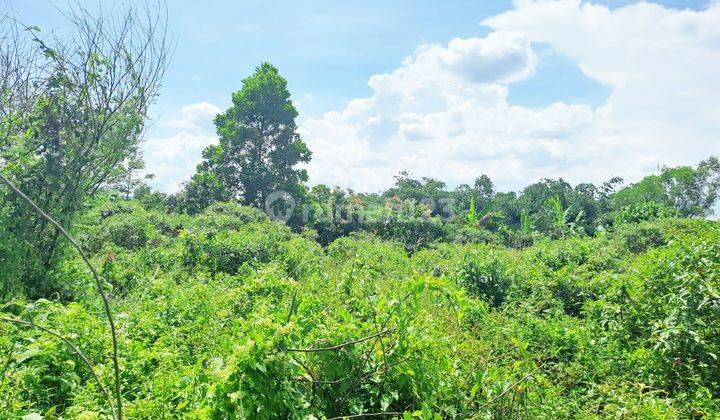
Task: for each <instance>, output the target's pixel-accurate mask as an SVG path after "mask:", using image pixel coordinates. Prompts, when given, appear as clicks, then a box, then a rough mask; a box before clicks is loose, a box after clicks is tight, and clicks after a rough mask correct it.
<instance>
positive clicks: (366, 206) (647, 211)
mask: <svg viewBox="0 0 720 420" xmlns="http://www.w3.org/2000/svg"><path fill="white" fill-rule="evenodd" d="M113 16H114V17H113V18H112V19H109V18H103V17H97V16H95V15H94V14H93V13H91V12H90V11H88V10H86V9H83V8H77V9H74V10H73V11H72V12H71V13H70V14H69V15H68V19H69V24H70V25H69V26H70V28H71V29H70V30H71V32H72V34H73V35H74V36H73V37H60V36H56V35H52V34H51V35H43V33H42V32H41V31H40V28H37V27H23V26H20V25H18V24H17V23H16V21H15V20H14V19H13V18H12V17H11V16H5V18H4V20H3V28H4V29H5V31H6V33H5V35H4V42H3V43H2V44H1V45H0V58H2V60H0V61H1V62H2V72H0V73H1V74H0V76H1V79H0V94H1V95H2V98H0V122H1V124H0V162H2V168H0V171H2V174H3V175H4V176H6V177H7V178H8V179H10V180H11V181H12V182H14V183H15V184H16V185H17V186H18V187H19V188H20V189H21V190H22V191H25V192H26V193H27V194H28V195H29V196H30V198H31V199H33V200H34V201H35V202H37V203H38V204H39V206H40V207H41V208H43V209H44V210H46V211H47V212H48V213H49V214H52V215H53V216H54V217H55V218H56V219H57V220H58V221H59V222H60V223H61V224H63V225H66V226H72V225H73V223H74V221H75V220H76V218H77V216H78V215H79V214H81V213H82V212H83V211H84V209H85V208H86V205H87V203H88V200H89V199H91V198H92V197H94V196H96V195H97V194H98V193H101V192H114V193H117V194H118V196H119V197H121V198H126V199H129V198H136V199H137V200H139V202H140V203H142V205H143V206H145V207H146V208H148V209H155V210H162V211H165V212H173V213H186V214H190V215H194V214H199V213H201V212H202V211H203V210H204V209H206V208H207V207H209V206H210V205H212V204H214V203H219V202H236V203H239V204H241V205H248V206H253V207H256V208H259V209H262V210H264V211H266V212H268V213H269V214H271V215H273V216H277V215H279V216H280V218H281V219H282V220H283V221H285V222H286V223H287V224H288V225H289V226H290V227H291V228H293V229H294V230H295V231H296V232H301V231H307V232H308V234H310V235H314V236H315V237H316V238H317V240H318V242H320V243H321V244H323V245H328V244H329V243H331V242H332V241H334V240H336V239H337V238H339V237H342V236H346V235H349V234H351V233H353V232H358V231H362V232H370V233H373V234H375V235H377V236H380V237H382V238H385V239H393V240H398V241H400V242H402V243H403V244H404V246H405V247H406V249H407V250H409V251H415V250H417V249H419V248H422V247H425V246H427V245H428V244H430V243H433V242H437V241H446V242H460V243H501V244H504V245H506V246H510V247H515V248H520V247H526V246H529V245H531V244H532V243H533V242H534V240H535V239H536V238H537V237H539V236H548V237H551V238H560V237H567V236H573V235H579V236H583V235H595V234H596V233H597V232H598V231H602V230H607V229H610V228H612V227H613V226H614V225H615V224H617V223H622V222H627V221H634V222H637V221H642V220H650V219H653V218H658V217H664V216H681V217H705V216H707V215H708V214H710V212H711V209H712V206H713V204H714V203H715V201H716V199H717V194H718V188H719V187H720V163H719V162H718V159H717V158H714V157H712V158H709V159H707V160H705V161H703V162H700V164H698V165H697V166H696V167H686V166H684V167H677V168H664V169H663V170H662V172H661V173H660V174H658V175H652V176H648V177H646V178H645V179H643V180H642V181H641V182H639V183H637V184H633V185H630V186H627V187H624V188H621V185H622V180H621V179H620V178H612V179H610V180H608V181H607V182H605V183H603V184H602V185H599V186H598V185H593V184H587V183H586V184H578V185H575V186H573V185H570V184H569V183H567V182H566V181H564V180H562V179H544V180H542V181H539V182H536V183H534V184H532V185H529V186H527V187H526V188H524V189H523V190H522V191H520V192H519V193H515V192H500V191H496V188H495V186H494V185H493V182H492V180H491V179H490V178H489V177H488V176H486V175H481V176H479V177H478V178H477V179H476V180H475V182H474V183H473V184H472V185H460V186H458V187H457V188H455V189H454V190H450V189H448V188H447V186H446V184H445V183H443V182H442V181H441V180H438V179H433V178H420V179H416V178H414V177H413V176H411V175H410V174H408V173H405V172H403V173H400V174H398V175H397V176H396V182H395V185H394V186H393V187H392V188H390V189H388V190H387V191H384V192H381V193H376V194H365V193H356V192H354V191H352V190H344V189H341V188H337V187H335V188H331V187H330V186H326V185H316V186H313V187H311V188H310V187H308V175H307V172H306V171H305V170H302V169H297V165H298V164H301V163H306V162H309V161H310V159H311V151H310V150H309V149H308V147H307V145H306V144H305V143H304V142H303V140H302V138H301V137H300V135H299V134H298V133H297V125H296V122H295V119H296V117H297V116H298V112H297V110H296V109H295V107H294V105H293V103H292V101H291V97H290V92H289V91H288V89H287V81H286V80H285V79H284V78H283V77H282V76H281V75H280V74H279V72H278V70H277V68H275V67H274V66H272V65H271V64H269V63H263V64H261V65H260V66H259V67H258V68H257V69H256V71H255V72H254V74H253V75H251V76H250V77H248V78H246V79H244V80H243V81H242V88H241V89H240V90H239V91H237V92H235V93H233V94H232V105H231V106H230V108H228V109H227V110H226V111H225V112H223V113H221V114H220V115H217V116H216V118H215V120H214V122H215V126H216V128H217V133H218V136H219V139H220V141H219V143H218V144H217V145H212V146H209V147H208V148H206V149H205V150H204V151H203V160H202V162H201V163H200V164H199V165H198V166H197V170H196V172H195V174H194V175H193V176H192V178H191V179H190V180H189V181H188V182H186V183H185V184H184V186H183V188H182V190H181V191H180V192H178V193H176V194H172V195H166V194H163V193H161V192H158V191H154V190H153V189H152V188H150V187H149V186H148V185H147V179H148V178H149V177H150V176H148V175H145V174H144V165H143V161H142V156H141V153H140V144H141V140H142V134H143V131H144V127H145V124H146V121H147V112H148V107H149V106H150V105H151V104H152V102H153V100H154V99H155V98H156V96H157V94H158V91H159V88H160V81H161V77H162V75H163V72H164V69H165V66H166V58H167V45H166V44H167V43H166V40H165V31H164V27H165V23H164V21H163V20H162V18H160V17H159V16H162V14H161V13H158V11H156V10H151V9H146V10H139V11H138V10H134V9H128V10H126V11H125V12H123V13H121V14H118V15H113ZM478 173H482V170H481V169H480V168H479V170H478ZM0 199H2V204H1V205H0V221H1V222H2V223H1V224H0V262H2V264H3V266H4V267H6V268H7V269H6V272H7V273H13V274H11V276H17V277H19V278H20V279H21V281H19V282H18V283H19V284H23V285H24V286H23V288H24V289H26V290H25V291H28V290H29V291H31V293H30V296H34V297H40V296H47V295H48V294H50V293H52V292H53V290H52V289H51V288H50V289H48V288H47V287H46V286H45V285H46V284H47V282H45V281H44V279H45V277H46V276H47V274H48V273H50V272H52V270H53V269H54V268H55V267H56V265H57V263H58V262H59V261H62V260H63V258H64V246H63V245H62V244H63V242H62V241H61V240H60V238H59V234H58V232H57V230H56V229H55V228H54V227H53V226H51V225H50V224H48V223H47V221H45V219H43V218H42V217H39V216H38V215H37V214H36V213H35V212H34V211H32V209H30V208H29V207H28V206H27V205H26V204H25V203H24V202H22V201H20V200H19V199H18V197H17V196H16V195H14V194H12V193H10V191H9V190H8V189H7V188H5V187H2V188H0Z"/></svg>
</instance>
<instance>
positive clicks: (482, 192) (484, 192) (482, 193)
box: [474, 174, 495, 210]
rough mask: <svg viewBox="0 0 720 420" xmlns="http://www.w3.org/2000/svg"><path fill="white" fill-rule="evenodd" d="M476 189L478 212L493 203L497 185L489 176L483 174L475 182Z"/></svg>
mask: <svg viewBox="0 0 720 420" xmlns="http://www.w3.org/2000/svg"><path fill="white" fill-rule="evenodd" d="M474 187H475V188H474V190H475V191H474V192H475V200H476V205H477V207H478V209H477V210H482V209H483V208H485V207H486V206H487V205H488V204H490V202H491V201H492V199H493V196H494V195H495V185H493V182H492V181H491V180H490V177H489V176H487V175H484V174H483V175H480V177H478V178H477V179H476V180H475V184H474Z"/></svg>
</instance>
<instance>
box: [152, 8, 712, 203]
mask: <svg viewBox="0 0 720 420" xmlns="http://www.w3.org/2000/svg"><path fill="white" fill-rule="evenodd" d="M482 24H483V25H485V26H487V27H489V28H490V29H491V32H490V33H489V34H488V35H487V36H486V37H484V38H468V39H460V38H457V39H454V40H452V41H450V42H449V43H448V44H446V45H436V44H428V45H421V46H420V47H418V48H417V49H416V51H415V52H414V53H413V54H412V55H410V56H409V57H407V58H406V59H405V60H403V61H402V62H400V63H399V65H398V67H397V68H396V69H394V70H392V71H390V72H387V73H383V74H377V75H374V76H372V77H370V78H369V80H368V86H369V88H370V89H371V93H370V95H369V96H367V97H363V98H356V99H353V100H351V101H349V102H348V103H347V105H346V106H345V107H344V108H342V109H339V110H334V111H330V112H327V113H326V114H324V115H323V116H322V117H321V118H312V119H304V120H302V121H300V130H301V134H302V135H303V137H304V139H305V140H306V142H307V143H308V144H309V146H310V148H311V150H312V151H313V160H312V162H311V163H310V164H309V165H308V171H309V173H310V181H311V183H325V184H329V185H340V186H343V187H351V188H354V189H356V190H360V191H378V190H380V189H383V188H387V187H388V186H389V185H390V184H391V183H392V181H393V178H392V176H393V175H394V174H397V173H398V172H399V171H402V170H409V171H411V172H412V173H414V174H416V175H418V176H433V177H437V178H439V179H442V180H444V181H447V182H448V183H449V184H451V185H455V184H459V183H469V182H472V180H473V179H474V178H475V177H477V176H478V175H480V174H482V173H486V174H488V175H490V176H491V178H492V179H493V180H494V181H496V184H498V186H500V187H501V188H503V189H518V188H520V187H522V186H524V185H527V184H528V183H530V182H532V181H534V180H536V179H538V178H541V177H549V176H550V177H564V178H565V179H567V180H570V181H572V182H585V181H591V182H600V181H602V180H604V179H607V178H609V177H610V176H614V175H619V176H623V177H625V178H626V179H628V180H636V179H638V178H639V177H641V176H643V175H646V174H647V173H649V172H651V171H652V170H653V169H655V168H656V165H657V164H658V163H660V164H689V163H695V162H697V161H699V160H701V159H703V158H705V157H707V156H708V155H710V154H719V153H720V141H719V140H720V139H719V138H718V136H719V135H720V134H718V133H720V99H719V98H720V96H719V95H718V92H719V91H720V3H718V2H714V3H711V4H710V5H708V6H707V7H706V9H705V10H701V11H690V10H682V11H680V10H674V9H669V8H665V7H662V6H659V5H656V4H652V3H645V2H641V3H636V4H633V5H628V6H625V7H621V8H617V9H612V10H611V9H609V8H607V7H605V6H600V5H594V4H591V3H587V2H581V1H579V0H560V1H550V0H517V1H516V2H515V3H514V6H513V8H512V9H511V10H509V11H507V12H505V13H501V14H499V15H496V16H492V17H490V18H488V19H485V20H484V21H483V22H482ZM534 43H543V44H544V45H547V46H549V48H552V49H553V50H554V51H555V52H556V53H558V54H561V55H564V56H566V57H569V58H570V59H571V60H573V61H574V62H575V63H577V66H578V67H579V69H580V70H581V71H582V72H583V73H584V74H585V75H587V76H588V77H589V78H591V79H594V80H596V81H598V82H600V83H603V84H605V85H607V86H609V87H610V88H611V89H612V91H611V94H610V95H609V97H608V98H607V100H606V102H605V103H604V104H603V105H602V106H600V107H597V108H593V107H591V106H589V105H585V104H581V103H580V104H574V103H555V104H551V105H549V106H547V107H545V108H541V109H530V108H526V107H522V106H517V105H513V104H512V103H510V102H509V100H508V92H509V90H511V89H513V88H514V86H515V85H514V84H513V83H515V82H518V81H521V80H526V79H528V78H531V77H533V74H534V72H535V69H536V65H537V63H538V60H540V59H541V58H538V56H537V55H536V54H535V53H534V52H533V48H532V46H533V44H534ZM218 112H219V109H218V108H217V107H216V106H214V105H212V104H209V103H200V104H194V105H190V106H187V107H184V108H182V109H181V110H180V113H179V116H178V117H177V118H175V119H171V120H169V121H168V122H166V123H165V125H166V127H170V128H173V129H175V130H177V131H178V134H176V135H174V136H171V137H168V138H156V139H150V140H149V141H148V142H147V144H146V148H145V150H146V152H145V153H146V158H147V161H148V168H149V169H150V170H151V171H152V172H154V173H156V174H157V175H158V178H157V179H158V182H157V185H158V186H160V187H161V188H163V189H165V190H166V191H172V190H174V189H176V188H177V187H178V185H179V184H180V182H181V181H182V180H184V179H187V177H188V176H189V175H190V174H191V173H192V172H193V170H194V167H195V164H196V163H197V162H198V161H199V160H200V151H201V150H202V148H204V147H205V146H207V145H208V144H211V143H212V142H214V141H216V138H215V135H214V130H213V129H212V124H211V121H212V117H213V116H214V115H215V114H216V113H218Z"/></svg>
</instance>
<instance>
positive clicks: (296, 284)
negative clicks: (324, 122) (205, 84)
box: [0, 200, 720, 419]
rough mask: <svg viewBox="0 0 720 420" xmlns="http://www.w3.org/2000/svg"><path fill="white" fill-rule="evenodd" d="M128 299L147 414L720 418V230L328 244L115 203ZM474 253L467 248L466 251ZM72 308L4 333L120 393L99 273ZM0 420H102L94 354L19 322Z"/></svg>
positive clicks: (688, 224) (98, 254)
mask: <svg viewBox="0 0 720 420" xmlns="http://www.w3.org/2000/svg"><path fill="white" fill-rule="evenodd" d="M75 231H76V233H77V236H78V237H80V238H82V241H83V243H85V244H87V245H88V249H90V250H91V259H92V262H93V263H94V264H95V265H96V266H97V267H98V268H99V269H100V271H101V274H102V276H103V278H104V280H105V281H106V283H107V286H108V288H109V290H110V291H111V294H112V301H113V305H114V308H115V313H116V322H117V324H118V327H119V331H120V349H121V361H120V362H121V366H122V376H121V379H122V389H123V399H124V401H125V409H126V415H127V417H128V418H177V417H191V418H261V419H262V418H267V419H270V418H329V417H333V416H340V415H352V414H361V413H378V412H385V413H405V416H406V417H410V418H414V417H417V418H437V417H438V416H439V417H440V418H488V417H492V418H515V417H527V418H535V417H544V418H558V417H560V418H565V417H581V418H587V417H642V418H676V417H712V416H714V415H717V413H718V412H720V400H719V398H720V383H719V382H718V378H720V370H718V366H720V363H718V361H717V357H718V352H719V351H720V334H718V330H717V328H718V325H720V315H719V314H720V311H719V310H720V295H718V281H719V279H720V245H718V244H720V227H719V226H718V224H717V223H716V222H709V221H701V220H688V219H672V218H662V219H657V220H654V221H649V222H648V221H645V222H642V223H640V224H634V223H626V224H623V226H621V227H618V228H617V229H616V230H614V231H611V232H608V233H607V234H604V235H597V236H596V237H569V238H566V239H558V240H550V239H548V238H542V237H536V238H534V239H533V244H532V245H530V246H526V247H524V248H522V249H513V248H506V247H504V246H502V245H500V244H498V243H495V242H493V241H488V242H489V243H485V241H484V240H468V241H458V243H451V242H439V241H433V242H430V243H428V244H427V245H425V246H423V247H421V248H417V249H414V250H413V251H414V252H412V253H409V252H408V246H407V245H408V243H409V242H404V241H399V240H394V235H393V234H385V235H384V234H382V232H378V234H376V235H374V234H372V233H368V232H357V233H354V234H351V235H348V236H344V237H340V238H338V239H336V240H334V241H332V242H331V243H330V244H329V245H328V246H326V247H323V246H322V245H321V244H320V243H318V242H316V238H317V236H316V233H315V232H313V231H306V232H303V233H302V234H299V233H293V232H292V231H291V230H290V229H289V228H287V227H286V226H284V225H282V224H281V223H278V222H271V221H269V220H268V219H267V218H266V217H265V216H264V215H262V213H260V212H258V211H256V210H253V209H250V208H247V207H240V206H236V205H231V204H216V205H214V206H212V207H210V208H208V209H206V210H205V211H204V212H202V213H200V214H197V215H195V216H187V215H176V214H166V213H164V212H160V211H158V210H155V209H152V208H150V209H146V208H144V207H143V206H141V205H139V204H138V203H136V202H134V201H119V202H113V201H108V200H103V201H102V202H98V203H95V205H94V206H93V207H91V208H90V209H89V210H88V212H87V213H86V214H85V215H84V216H83V217H82V218H81V219H80V222H79V223H78V225H77V226H76V228H75ZM460 242H462V243H460ZM53 276H54V277H53V281H54V282H57V283H58V284H63V285H64V287H65V290H67V293H66V295H65V296H64V299H61V300H59V301H57V300H54V301H49V300H39V301H26V300H23V299H15V300H13V301H11V302H10V303H9V304H8V305H6V306H5V307H4V308H3V309H2V312H4V314H3V316H16V317H21V318H23V319H28V320H33V321H34V322H36V323H37V324H39V325H43V326H45V327H47V328H50V329H52V330H53V331H56V332H58V333H59V334H61V335H63V336H65V337H67V338H68V339H70V340H72V341H73V342H75V343H77V344H78V346H79V347H80V349H81V350H82V351H83V352H84V353H85V354H87V355H88V357H89V358H90V359H91V360H92V361H93V363H94V366H95V370H96V372H97V373H98V375H99V377H100V378H101V380H102V381H103V382H104V383H105V384H110V383H111V382H112V364H111V362H110V360H109V359H108V354H109V350H110V337H109V335H108V333H107V329H106V327H105V322H104V320H103V318H102V317H101V316H100V315H99V313H100V306H99V302H98V301H97V298H96V297H95V296H94V295H93V293H92V284H91V282H92V278H91V277H90V274H89V272H88V270H87V267H86V266H84V265H83V264H82V261H81V260H79V259H78V258H67V259H65V260H63V262H62V264H60V265H59V266H58V267H57V268H56V269H55V271H54V272H53ZM0 354H2V355H3V360H2V361H0V362H2V363H1V365H0V366H2V371H0V372H2V376H0V393H2V394H3V395H4V396H5V398H4V399H3V400H2V401H0V417H3V418H15V417H22V416H24V415H28V414H31V413H38V414H40V415H44V416H46V417H48V418H53V416H59V417H67V418H70V417H82V418H99V417H103V416H107V415H108V414H109V411H108V405H107V403H106V402H105V401H104V399H103V396H102V393H101V392H100V390H99V389H98V387H97V386H96V384H95V382H94V381H93V379H92V377H91V375H90V373H89V371H88V370H87V368H86V367H85V366H84V365H83V364H82V363H81V361H80V360H79V359H78V357H77V355H76V354H74V353H73V352H72V351H71V350H70V349H69V348H68V347H67V346H66V345H64V344H63V343H62V342H61V341H59V340H58V339H56V338H55V337H52V336H49V335H47V334H45V333H43V332H41V331H39V330H37V329H32V328H26V327H21V326H17V325H14V324H7V323H0Z"/></svg>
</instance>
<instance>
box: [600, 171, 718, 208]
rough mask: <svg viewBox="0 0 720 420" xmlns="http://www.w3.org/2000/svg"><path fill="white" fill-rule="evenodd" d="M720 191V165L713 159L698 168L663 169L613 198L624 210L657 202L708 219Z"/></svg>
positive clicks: (616, 205)
mask: <svg viewBox="0 0 720 420" xmlns="http://www.w3.org/2000/svg"><path fill="white" fill-rule="evenodd" d="M718 191H720V161H718V158H717V157H710V158H709V159H706V160H704V161H702V162H700V163H699V164H698V165H697V167H696V168H692V167H690V166H679V167H675V168H667V167H666V168H663V169H662V172H661V174H660V175H650V176H646V177H645V178H643V179H642V180H641V181H640V182H638V183H635V184H632V185H630V186H628V187H626V188H623V189H622V190H620V191H618V192H616V193H614V194H613V195H612V196H611V200H612V202H613V206H614V207H615V208H616V209H621V208H623V207H626V206H632V205H638V204H640V203H648V202H654V203H657V204H660V205H664V206H667V207H670V208H672V209H674V210H675V211H677V213H678V214H679V215H680V216H684V217H705V216H708V215H710V214H712V207H713V205H714V204H715V202H716V201H717V199H718Z"/></svg>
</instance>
